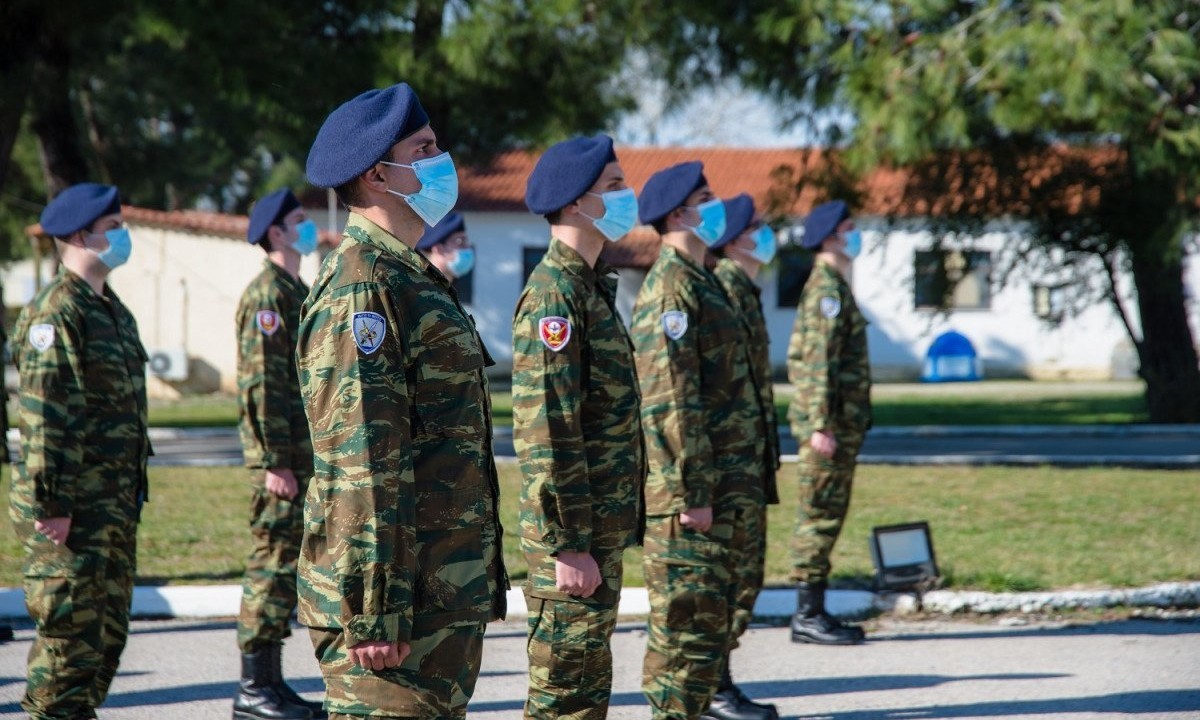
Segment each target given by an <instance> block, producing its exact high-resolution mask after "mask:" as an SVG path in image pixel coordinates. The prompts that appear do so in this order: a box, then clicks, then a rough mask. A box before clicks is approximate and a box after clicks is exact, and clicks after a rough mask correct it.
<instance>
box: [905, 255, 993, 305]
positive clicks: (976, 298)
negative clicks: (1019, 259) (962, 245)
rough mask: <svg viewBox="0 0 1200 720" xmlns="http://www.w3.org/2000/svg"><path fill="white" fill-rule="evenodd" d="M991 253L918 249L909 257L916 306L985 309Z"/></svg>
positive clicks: (989, 296) (989, 291) (989, 290)
mask: <svg viewBox="0 0 1200 720" xmlns="http://www.w3.org/2000/svg"><path fill="white" fill-rule="evenodd" d="M991 278H992V254H991V253H989V252H985V251H981V250H967V251H962V250H918V251H917V252H916V253H915V254H914V257H913V279H914V283H913V285H914V287H913V294H914V305H915V306H916V307H917V308H937V309H947V310H950V309H954V310H986V309H987V308H989V307H991V304H992V285H991Z"/></svg>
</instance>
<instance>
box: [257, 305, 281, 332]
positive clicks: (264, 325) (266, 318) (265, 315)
mask: <svg viewBox="0 0 1200 720" xmlns="http://www.w3.org/2000/svg"><path fill="white" fill-rule="evenodd" d="M254 320H255V322H257V323H258V329H259V330H262V331H263V334H264V335H267V336H268V337H269V336H271V335H274V334H275V331H276V330H278V329H279V313H277V312H275V311H274V310H259V311H258V312H257V313H255V314H254Z"/></svg>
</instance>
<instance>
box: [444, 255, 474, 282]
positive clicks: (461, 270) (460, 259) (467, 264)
mask: <svg viewBox="0 0 1200 720" xmlns="http://www.w3.org/2000/svg"><path fill="white" fill-rule="evenodd" d="M474 267H475V249H474V248H459V249H458V251H457V252H455V253H454V257H453V258H452V259H451V260H450V263H449V265H448V269H449V270H450V274H451V275H453V276H454V277H456V278H460V277H463V276H465V275H467V274H468V273H470V272H471V269H472V268H474Z"/></svg>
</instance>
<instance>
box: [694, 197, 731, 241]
mask: <svg viewBox="0 0 1200 720" xmlns="http://www.w3.org/2000/svg"><path fill="white" fill-rule="evenodd" d="M695 209H696V212H697V213H699V214H700V224H699V225H696V226H695V227H692V226H691V225H688V226H687V227H688V228H689V229H690V230H691V231H692V232H693V233H694V234H695V235H696V237H698V238H700V242H702V243H704V245H705V246H706V247H712V245H713V243H715V242H716V241H718V240H720V239H721V236H722V235H724V234H725V203H724V201H722V200H721V198H713V199H712V200H709V201H708V202H705V203H700V204H699V205H696V206H695ZM685 225H686V223H685Z"/></svg>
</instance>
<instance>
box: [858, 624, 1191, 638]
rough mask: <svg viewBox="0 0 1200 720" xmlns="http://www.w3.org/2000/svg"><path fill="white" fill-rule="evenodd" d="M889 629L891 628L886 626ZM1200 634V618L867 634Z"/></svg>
mask: <svg viewBox="0 0 1200 720" xmlns="http://www.w3.org/2000/svg"><path fill="white" fill-rule="evenodd" d="M889 630H891V628H889ZM1189 634H1200V620H1146V619H1136V620H1118V621H1114V622H1101V623H1089V624H1087V625H1064V626H1061V627H1050V628H1048V627H1028V628H1022V627H1013V628H1009V629H1006V630H980V631H979V632H971V631H962V632H945V633H943V632H933V633H922V632H912V633H908V632H903V630H899V631H898V632H897V634H894V635H893V634H890V633H888V634H880V635H878V636H872V635H870V634H868V636H867V638H868V640H869V641H871V640H873V641H876V642H896V641H901V642H910V641H914V640H987V639H990V638H1015V637H1063V636H1069V635H1157V636H1164V635H1189Z"/></svg>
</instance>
